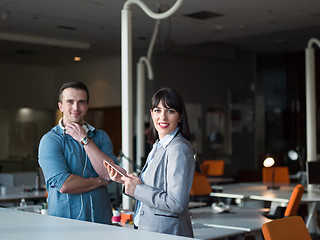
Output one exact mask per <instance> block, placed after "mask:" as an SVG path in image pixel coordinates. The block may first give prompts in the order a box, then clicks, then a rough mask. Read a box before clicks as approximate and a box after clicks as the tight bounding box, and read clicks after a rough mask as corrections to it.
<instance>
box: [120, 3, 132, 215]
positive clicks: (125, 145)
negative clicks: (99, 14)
mask: <svg viewBox="0 0 320 240" xmlns="http://www.w3.org/2000/svg"><path fill="white" fill-rule="evenodd" d="M131 29H132V28H131V11H130V10H126V9H124V10H122V11H121V119H122V121H121V124H122V152H123V154H124V155H125V156H127V157H129V158H130V159H132V155H133V153H132V140H133V137H132V46H131V45H132V37H131V35H132V32H131ZM123 167H124V168H125V169H126V170H127V172H130V173H131V172H132V167H131V165H130V163H129V162H128V161H123ZM122 204H123V209H128V210H132V209H133V202H132V201H131V200H130V198H129V197H127V196H125V195H123V197H122Z"/></svg>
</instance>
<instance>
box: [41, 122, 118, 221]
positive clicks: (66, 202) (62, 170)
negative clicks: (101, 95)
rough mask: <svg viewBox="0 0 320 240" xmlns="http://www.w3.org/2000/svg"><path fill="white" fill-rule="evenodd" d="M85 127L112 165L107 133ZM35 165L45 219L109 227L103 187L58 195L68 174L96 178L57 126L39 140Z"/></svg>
mask: <svg viewBox="0 0 320 240" xmlns="http://www.w3.org/2000/svg"><path fill="white" fill-rule="evenodd" d="M88 127H89V131H88V133H87V134H88V136H89V137H91V139H92V141H93V142H94V143H95V144H96V145H97V147H98V148H99V149H100V150H101V151H102V152H104V153H105V154H107V155H108V156H109V157H111V158H112V159H113V160H114V161H116V158H115V156H114V154H113V146H112V142H111V140H110V138H109V136H108V135H107V133H106V132H104V131H102V130H97V129H95V128H94V127H92V126H91V125H89V124H88ZM39 165H40V167H41V168H42V171H43V173H44V177H45V181H46V188H47V191H48V212H49V215H53V216H59V217H65V218H71V219H80V220H85V221H91V222H98V223H108V224H110V223H111V216H112V209H111V204H110V199H109V194H108V190H107V187H99V188H96V189H94V190H92V191H89V192H85V193H82V194H66V193H60V192H59V190H60V189H61V187H62V185H63V183H64V181H65V180H66V179H67V178H68V177H69V176H70V174H75V175H78V176H82V177H84V178H92V177H98V174H97V173H96V171H95V170H94V168H93V166H92V164H91V162H90V159H89V158H88V156H87V154H86V152H85V150H84V148H83V146H82V145H81V144H80V143H79V142H77V141H76V140H75V139H74V138H73V137H71V136H70V135H68V134H65V133H64V130H63V129H61V127H59V125H57V126H55V127H53V128H52V129H51V130H50V131H49V132H48V133H46V134H45V135H44V136H43V137H42V139H41V141H40V145H39Z"/></svg>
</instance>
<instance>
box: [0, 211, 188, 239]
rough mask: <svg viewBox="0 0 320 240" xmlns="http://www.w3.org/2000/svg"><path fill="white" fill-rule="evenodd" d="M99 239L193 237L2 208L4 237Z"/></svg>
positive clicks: (0, 228)
mask: <svg viewBox="0 0 320 240" xmlns="http://www.w3.org/2000/svg"><path fill="white" fill-rule="evenodd" d="M91 238H95V239H119V238H121V239H140V240H144V239H159V240H179V239H181V240H182V239H190V238H186V237H179V236H174V235H168V234H160V233H154V232H147V231H141V230H140V231H139V230H134V229H130V228H122V227H117V226H109V225H105V224H97V223H91V222H85V221H79V220H72V219H66V218H60V217H53V216H48V215H41V214H36V213H29V212H23V211H17V210H12V209H6V208H0V239H6V240H17V239H19V240H24V239H32V240H44V239H46V240H57V239H59V240H70V239H77V240H88V239H91Z"/></svg>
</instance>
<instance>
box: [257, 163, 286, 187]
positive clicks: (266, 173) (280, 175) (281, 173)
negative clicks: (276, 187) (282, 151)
mask: <svg viewBox="0 0 320 240" xmlns="http://www.w3.org/2000/svg"><path fill="white" fill-rule="evenodd" d="M273 171H274V183H290V177H289V168H288V167H286V166H279V167H269V168H267V167H263V168H262V182H263V183H272V175H273Z"/></svg>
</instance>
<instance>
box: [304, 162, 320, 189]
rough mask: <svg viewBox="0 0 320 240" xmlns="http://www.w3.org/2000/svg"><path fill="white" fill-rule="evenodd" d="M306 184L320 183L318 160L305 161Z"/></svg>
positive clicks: (319, 163) (319, 164)
mask: <svg viewBox="0 0 320 240" xmlns="http://www.w3.org/2000/svg"><path fill="white" fill-rule="evenodd" d="M307 173H308V184H316V185H320V161H311V162H310V161H308V162H307Z"/></svg>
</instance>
